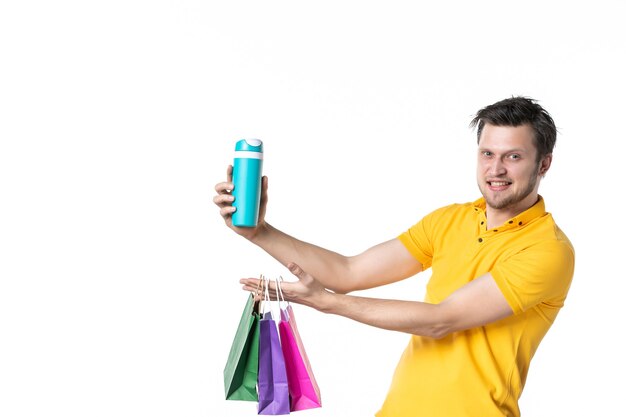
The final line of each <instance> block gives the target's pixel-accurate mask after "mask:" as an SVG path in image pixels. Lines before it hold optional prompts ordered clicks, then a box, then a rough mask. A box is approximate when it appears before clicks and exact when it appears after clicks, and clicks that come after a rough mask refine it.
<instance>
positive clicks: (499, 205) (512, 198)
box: [479, 170, 539, 210]
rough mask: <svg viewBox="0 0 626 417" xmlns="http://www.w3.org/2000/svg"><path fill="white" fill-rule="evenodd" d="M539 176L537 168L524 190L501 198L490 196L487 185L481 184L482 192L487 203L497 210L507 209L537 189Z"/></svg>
mask: <svg viewBox="0 0 626 417" xmlns="http://www.w3.org/2000/svg"><path fill="white" fill-rule="evenodd" d="M538 178H539V174H538V172H537V171H536V170H535V171H533V174H532V177H531V178H530V180H529V181H528V184H527V186H526V188H524V189H523V190H521V191H520V192H517V193H514V194H510V195H508V196H504V197H502V198H501V199H493V198H491V197H489V194H488V193H487V191H488V190H486V187H487V186H486V185H482V184H481V185H480V186H479V188H480V192H481V193H482V195H483V197H484V199H485V201H486V203H487V205H488V206H489V207H491V208H494V209H497V210H501V209H506V208H509V207H513V206H515V205H516V204H517V203H519V202H520V201H522V200H524V199H525V198H526V197H528V196H529V195H530V193H532V192H533V191H534V189H535V185H537V179H538Z"/></svg>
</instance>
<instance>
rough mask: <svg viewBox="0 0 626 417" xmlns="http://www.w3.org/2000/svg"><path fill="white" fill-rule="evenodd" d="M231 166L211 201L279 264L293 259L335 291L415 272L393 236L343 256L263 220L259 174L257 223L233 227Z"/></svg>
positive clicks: (418, 268) (417, 266) (265, 184)
mask: <svg viewBox="0 0 626 417" xmlns="http://www.w3.org/2000/svg"><path fill="white" fill-rule="evenodd" d="M233 187H234V184H233V183H232V166H229V167H228V169H227V171H226V181H225V182H221V183H218V184H217V185H216V186H215V191H217V195H216V196H215V197H214V198H213V202H214V203H215V204H216V205H217V206H218V207H219V208H220V215H221V216H222V218H223V219H224V222H225V223H226V225H227V226H228V227H229V228H230V229H232V230H233V231H234V232H235V233H237V234H239V235H240V236H242V237H244V238H246V239H248V240H249V241H250V242H252V243H254V244H255V245H257V246H259V247H260V248H261V249H263V250H264V251H265V252H267V253H268V254H269V255H271V256H272V257H274V258H275V259H276V260H278V261H279V262H280V263H282V264H283V265H285V266H286V265H287V264H288V263H289V262H295V263H297V264H298V265H301V266H302V267H303V268H305V269H306V270H307V271H309V272H310V273H311V274H312V275H314V276H315V277H316V278H317V280H318V281H319V282H321V283H322V285H323V286H324V287H326V288H328V289H330V290H332V291H334V292H336V293H347V292H350V291H356V290H362V289H366V288H373V287H377V286H380V285H384V284H389V283H391V282H396V281H399V280H402V279H404V278H408V277H410V276H412V275H415V274H417V273H418V272H420V271H421V270H422V265H421V264H420V263H419V262H418V261H417V260H416V259H415V258H414V257H413V256H412V255H411V254H410V253H409V252H408V251H407V250H406V248H405V247H404V245H403V244H402V243H401V242H400V241H399V240H397V239H392V240H389V241H387V242H383V243H381V244H379V245H376V246H373V247H372V248H370V249H368V250H366V251H364V252H363V253H361V254H358V255H355V256H344V255H341V254H339V253H336V252H333V251H331V250H328V249H325V248H322V247H319V246H316V245H313V244H311V243H308V242H304V241H301V240H299V239H296V238H295V237H293V236H290V235H288V234H287V233H284V232H282V231H280V230H279V229H276V228H275V227H273V226H271V225H270V224H269V223H267V222H266V221H265V212H266V208H267V190H268V179H267V177H263V182H262V188H261V202H260V209H259V213H260V214H259V220H258V226H256V227H253V228H252V227H235V226H233V224H232V220H231V217H232V213H233V212H234V211H235V207H233V205H232V204H233V201H234V197H233V196H232V194H231V192H232V189H233Z"/></svg>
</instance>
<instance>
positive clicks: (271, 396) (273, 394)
mask: <svg viewBox="0 0 626 417" xmlns="http://www.w3.org/2000/svg"><path fill="white" fill-rule="evenodd" d="M264 282H265V284H264V286H263V287H264V302H263V312H264V313H263V318H262V319H261V321H260V323H259V327H260V338H259V376H258V390H259V404H258V413H259V414H262V415H272V416H274V415H283V414H289V382H288V379H287V370H286V369H285V360H284V358H283V351H282V348H281V347H280V339H279V336H278V328H277V326H276V321H275V320H274V317H273V315H272V309H271V305H270V300H269V290H268V283H269V282H268V281H264ZM266 306H268V307H269V310H268V311H267V312H265V310H266Z"/></svg>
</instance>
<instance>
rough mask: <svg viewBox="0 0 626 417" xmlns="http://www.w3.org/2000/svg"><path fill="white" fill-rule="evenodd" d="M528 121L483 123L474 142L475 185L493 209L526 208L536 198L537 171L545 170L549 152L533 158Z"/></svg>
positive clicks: (531, 134) (533, 151)
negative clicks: (541, 159)
mask: <svg viewBox="0 0 626 417" xmlns="http://www.w3.org/2000/svg"><path fill="white" fill-rule="evenodd" d="M536 161H537V149H536V148H535V145H534V143H533V131H532V128H531V126H530V125H522V126H517V127H512V126H494V125H490V124H485V126H484V127H483V130H482V133H481V135H480V142H479V143H478V164H477V172H476V174H477V180H478V187H479V188H480V192H481V193H482V195H483V197H484V198H485V201H486V202H487V205H488V206H489V207H491V208H494V209H504V210H508V209H513V210H515V209H516V208H518V207H519V208H521V209H526V208H528V207H530V206H532V205H533V204H534V203H535V202H536V200H537V190H538V187H539V181H538V178H539V175H540V174H541V175H543V174H545V171H547V169H548V167H549V166H550V161H551V156H547V157H546V158H544V160H543V161H540V163H539V164H538V163H537V162H536Z"/></svg>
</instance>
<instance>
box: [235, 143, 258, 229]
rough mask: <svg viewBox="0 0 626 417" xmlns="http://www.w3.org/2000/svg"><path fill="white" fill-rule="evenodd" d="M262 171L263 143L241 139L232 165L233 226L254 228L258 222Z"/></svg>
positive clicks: (236, 147)
mask: <svg viewBox="0 0 626 417" xmlns="http://www.w3.org/2000/svg"><path fill="white" fill-rule="evenodd" d="M262 170H263V142H262V141H260V140H258V139H241V140H240V141H238V142H237V143H236V144H235V161H234V164H233V184H234V188H233V196H234V197H235V201H233V206H234V207H236V208H237V210H236V211H235V212H234V213H233V216H232V220H233V225H234V226H237V227H255V226H256V225H257V222H258V220H259V204H260V201H261V177H262Z"/></svg>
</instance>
